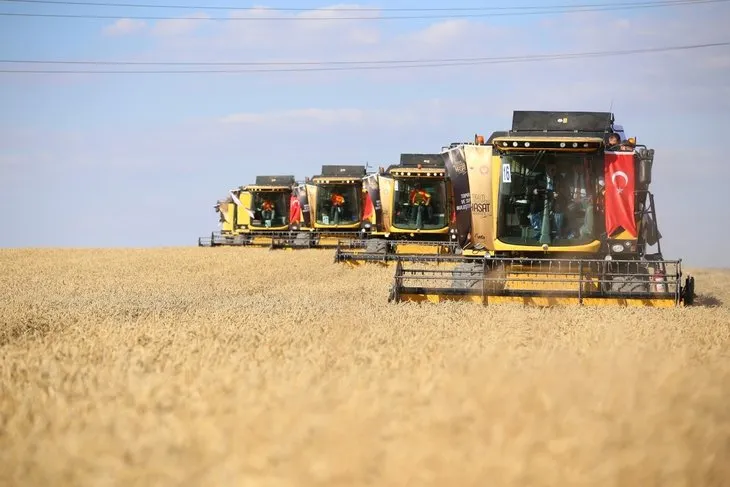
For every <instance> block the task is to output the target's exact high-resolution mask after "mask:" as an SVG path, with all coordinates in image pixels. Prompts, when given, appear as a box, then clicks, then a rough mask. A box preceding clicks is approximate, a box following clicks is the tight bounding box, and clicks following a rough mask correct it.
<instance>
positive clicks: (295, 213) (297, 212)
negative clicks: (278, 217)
mask: <svg viewBox="0 0 730 487" xmlns="http://www.w3.org/2000/svg"><path fill="white" fill-rule="evenodd" d="M300 221H302V207H301V205H300V204H299V199H298V198H297V196H296V195H295V194H294V193H292V195H291V198H290V199H289V222H290V223H299V222H300Z"/></svg>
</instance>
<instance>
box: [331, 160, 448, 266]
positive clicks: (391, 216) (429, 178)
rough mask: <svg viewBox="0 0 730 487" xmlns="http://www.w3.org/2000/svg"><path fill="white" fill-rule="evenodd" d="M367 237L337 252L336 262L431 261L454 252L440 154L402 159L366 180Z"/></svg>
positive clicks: (446, 180)
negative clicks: (394, 259) (368, 205)
mask: <svg viewBox="0 0 730 487" xmlns="http://www.w3.org/2000/svg"><path fill="white" fill-rule="evenodd" d="M365 196H366V197H367V198H369V201H370V202H371V204H372V208H371V210H370V211H369V212H368V213H367V215H368V217H369V220H368V221H367V223H366V224H367V225H370V226H371V231H370V232H369V233H368V234H367V237H368V238H367V240H360V241H354V242H350V243H349V244H347V245H341V246H340V247H338V249H337V252H336V254H335V261H336V262H343V261H344V262H350V263H358V262H368V261H375V262H384V263H388V262H392V260H393V259H392V257H393V256H395V255H398V256H400V257H399V258H400V259H411V260H431V258H430V257H428V256H436V257H435V258H438V256H440V255H444V254H453V253H454V252H455V250H456V248H457V247H458V244H457V242H456V229H455V228H454V227H453V225H452V224H453V222H454V217H455V213H454V204H453V192H452V187H451V185H450V184H449V174H448V172H447V170H446V165H445V163H444V159H443V156H442V155H441V154H413V153H408V154H401V156H400V163H399V164H394V165H391V166H389V167H388V168H387V169H384V168H381V169H380V170H379V172H378V173H377V174H373V175H369V176H368V177H367V178H366V184H365Z"/></svg>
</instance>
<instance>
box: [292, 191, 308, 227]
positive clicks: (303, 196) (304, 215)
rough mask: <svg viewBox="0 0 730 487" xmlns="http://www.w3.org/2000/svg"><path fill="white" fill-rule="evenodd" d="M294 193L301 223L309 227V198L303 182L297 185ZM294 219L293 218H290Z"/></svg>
mask: <svg viewBox="0 0 730 487" xmlns="http://www.w3.org/2000/svg"><path fill="white" fill-rule="evenodd" d="M294 194H295V195H296V197H297V200H298V201H299V211H300V213H301V220H299V221H301V223H302V225H303V226H304V227H310V226H311V225H312V220H311V212H310V209H309V198H308V196H307V187H306V186H305V185H304V184H301V185H299V186H297V187H296V188H295V189H294ZM290 221H294V220H290Z"/></svg>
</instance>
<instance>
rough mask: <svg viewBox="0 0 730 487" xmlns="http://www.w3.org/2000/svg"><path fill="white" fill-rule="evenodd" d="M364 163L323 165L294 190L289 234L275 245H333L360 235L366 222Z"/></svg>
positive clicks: (323, 246) (319, 246)
mask: <svg viewBox="0 0 730 487" xmlns="http://www.w3.org/2000/svg"><path fill="white" fill-rule="evenodd" d="M366 174H367V170H366V168H365V166H358V165H325V166H322V171H321V174H319V175H316V176H314V177H312V178H311V179H309V178H307V180H306V181H305V183H304V184H302V185H299V186H298V187H297V188H296V189H295V198H294V199H293V200H292V201H295V202H294V204H295V205H296V207H297V208H296V209H295V210H294V211H293V212H292V228H291V229H292V233H291V234H290V235H288V236H283V235H282V236H281V237H282V238H280V239H279V240H278V241H277V244H276V245H275V247H279V248H287V247H301V246H303V245H302V243H306V246H307V247H313V248H334V247H337V244H338V242H339V241H340V240H344V241H349V240H354V239H357V238H359V235H360V233H361V232H362V231H365V226H366V225H367V228H369V223H367V222H366V221H364V219H363V208H364V206H365V205H364V198H363V178H364V177H365V175H366Z"/></svg>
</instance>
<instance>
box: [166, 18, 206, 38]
mask: <svg viewBox="0 0 730 487" xmlns="http://www.w3.org/2000/svg"><path fill="white" fill-rule="evenodd" d="M208 18H210V15H208V14H206V13H203V12H198V13H193V14H190V15H187V16H185V17H181V18H179V19H170V20H158V21H157V22H156V23H155V25H154V27H152V34H153V35H155V36H159V37H177V36H184V35H187V34H193V33H195V32H196V31H197V30H198V29H199V28H200V27H201V26H202V25H203V23H207V22H209V21H208V20H205V19H208Z"/></svg>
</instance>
